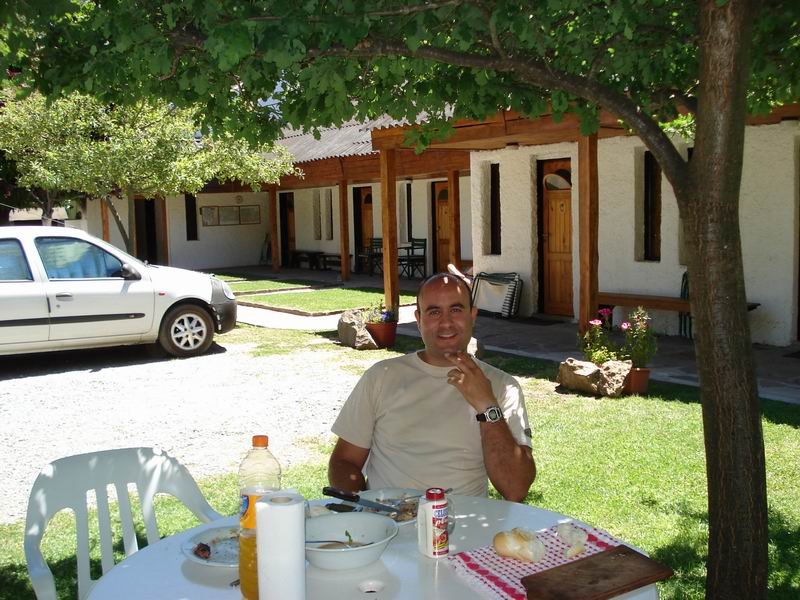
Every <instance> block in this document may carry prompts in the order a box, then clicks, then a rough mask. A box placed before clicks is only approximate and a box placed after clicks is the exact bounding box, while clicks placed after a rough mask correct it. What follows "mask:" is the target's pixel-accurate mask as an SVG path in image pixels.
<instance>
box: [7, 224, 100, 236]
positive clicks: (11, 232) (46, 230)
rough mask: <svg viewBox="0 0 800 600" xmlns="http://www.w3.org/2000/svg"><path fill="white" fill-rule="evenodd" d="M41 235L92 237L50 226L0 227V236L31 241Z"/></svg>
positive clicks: (78, 230) (73, 230) (79, 230)
mask: <svg viewBox="0 0 800 600" xmlns="http://www.w3.org/2000/svg"><path fill="white" fill-rule="evenodd" d="M43 235H57V236H62V237H75V238H81V239H90V238H92V237H93V236H91V235H89V234H88V233H86V232H85V231H84V230H83V229H78V228H75V227H52V226H50V225H3V226H2V227H0V236H2V237H9V236H10V237H16V238H20V239H23V238H24V239H31V238H34V237H39V236H43Z"/></svg>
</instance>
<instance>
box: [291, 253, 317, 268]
mask: <svg viewBox="0 0 800 600" xmlns="http://www.w3.org/2000/svg"><path fill="white" fill-rule="evenodd" d="M322 254H323V253H322V252H321V251H318V250H292V256H291V264H292V266H293V267H300V266H301V265H302V263H304V262H305V263H308V268H309V269H319V267H320V259H321V257H322Z"/></svg>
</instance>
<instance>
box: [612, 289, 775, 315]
mask: <svg viewBox="0 0 800 600" xmlns="http://www.w3.org/2000/svg"><path fill="white" fill-rule="evenodd" d="M597 303H598V304H602V305H606V306H643V307H644V308H650V309H653V310H671V311H674V312H681V313H691V312H692V308H691V304H690V303H689V299H688V298H676V297H674V296H651V295H648V294H626V293H622V292H598V293H597ZM759 306H760V303H758V302H748V303H747V310H754V309H756V308H758V307H759Z"/></svg>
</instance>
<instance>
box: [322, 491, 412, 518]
mask: <svg viewBox="0 0 800 600" xmlns="http://www.w3.org/2000/svg"><path fill="white" fill-rule="evenodd" d="M322 493H323V495H325V496H332V497H334V498H339V500H346V501H347V502H352V503H353V504H360V505H361V506H364V507H366V508H371V509H372V510H379V511H381V512H388V513H396V512H397V508H395V507H394V506H389V505H388V504H380V503H378V502H373V501H372V500H366V499H365V498H362V497H361V496H359V495H358V494H355V493H353V492H348V491H346V490H340V489H339V488H335V487H330V486H327V485H326V486H325V487H324V488H322Z"/></svg>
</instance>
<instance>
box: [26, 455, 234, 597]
mask: <svg viewBox="0 0 800 600" xmlns="http://www.w3.org/2000/svg"><path fill="white" fill-rule="evenodd" d="M128 484H133V485H135V487H136V490H135V491H136V493H137V494H138V496H139V502H140V506H141V514H142V518H143V520H144V525H145V530H146V533H147V543H148V544H153V543H155V542H157V541H158V540H159V534H158V525H157V523H156V515H155V511H154V507H153V497H154V496H155V495H156V494H160V493H163V494H170V495H172V496H175V497H176V498H177V499H178V500H180V501H181V502H183V503H184V504H185V505H186V507H187V508H188V509H189V510H191V511H192V513H194V515H195V516H197V517H198V518H199V519H200V520H201V521H203V522H205V523H208V522H210V521H213V520H215V519H219V518H220V517H221V516H222V515H220V514H219V513H218V512H217V511H215V510H214V509H213V508H211V506H210V505H209V504H208V502H207V501H206V499H205V498H204V497H203V494H202V492H201V491H200V488H199V487H197V483H196V482H195V480H194V479H193V478H192V476H191V475H190V474H189V471H188V470H187V469H186V467H184V466H183V465H182V464H180V463H179V462H178V461H177V460H176V459H174V458H172V457H171V456H169V455H167V454H166V453H164V452H162V451H160V450H158V449H154V448H124V449H120V450H105V451H102V452H92V453H89V454H79V455H76V456H68V457H65V458H60V459H58V460H56V461H54V462H52V463H50V464H49V465H47V466H46V467H45V468H44V469H42V472H41V473H40V474H39V476H38V477H37V478H36V481H35V482H34V484H33V489H32V490H31V495H30V498H29V500H28V515H27V519H26V522H25V559H26V561H27V563H28V573H29V574H30V577H31V583H32V584H33V590H34V592H35V593H36V597H37V598H38V600H44V599H47V600H51V599H52V600H55V598H56V588H55V581H54V579H53V574H52V573H51V572H50V568H49V567H48V566H47V563H46V562H45V561H44V558H43V557H42V553H41V548H40V546H41V541H42V536H43V535H44V531H45V528H46V527H47V524H48V522H49V521H50V519H51V518H52V517H53V515H55V514H56V513H57V512H59V511H61V510H64V509H72V510H73V511H74V513H75V526H76V531H77V552H76V554H77V559H78V598H79V599H80V600H83V599H84V598H86V596H88V595H89V592H90V591H91V589H92V586H93V585H94V583H95V581H94V580H92V579H91V576H90V572H89V506H88V505H87V504H88V503H90V502H91V501H90V500H89V501H87V492H89V491H94V493H95V495H96V503H97V520H98V525H99V532H100V556H101V565H102V569H103V574H105V573H107V572H108V570H109V569H111V567H113V566H114V557H113V550H112V536H111V520H110V513H109V488H111V490H112V491H111V493H112V494H113V495H115V496H116V499H117V502H118V506H119V518H120V521H121V524H122V541H123V546H124V549H125V556H130V555H131V554H133V553H134V552H136V551H137V550H138V549H139V546H138V543H137V541H136V534H135V530H134V521H133V514H132V512H131V501H130V497H129V495H128Z"/></svg>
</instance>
